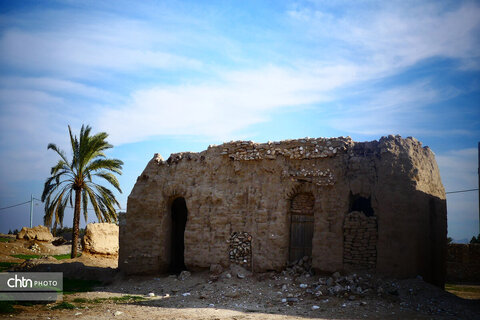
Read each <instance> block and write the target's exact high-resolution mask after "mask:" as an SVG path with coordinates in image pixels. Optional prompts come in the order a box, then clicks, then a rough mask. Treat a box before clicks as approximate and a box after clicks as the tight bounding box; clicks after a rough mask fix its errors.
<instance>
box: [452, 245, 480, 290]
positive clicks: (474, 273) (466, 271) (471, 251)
mask: <svg viewBox="0 0 480 320" xmlns="http://www.w3.org/2000/svg"><path fill="white" fill-rule="evenodd" d="M447 279H448V281H460V282H479V281H480V244H458V243H451V244H449V245H448V255H447Z"/></svg>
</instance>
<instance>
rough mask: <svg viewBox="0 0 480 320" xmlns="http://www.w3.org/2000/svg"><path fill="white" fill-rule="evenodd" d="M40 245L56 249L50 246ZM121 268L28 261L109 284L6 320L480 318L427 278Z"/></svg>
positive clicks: (2, 256)
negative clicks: (131, 271)
mask: <svg viewBox="0 0 480 320" xmlns="http://www.w3.org/2000/svg"><path fill="white" fill-rule="evenodd" d="M28 245H29V244H27V243H25V242H23V241H15V242H10V243H7V245H6V246H5V243H2V244H0V261H12V259H10V257H9V255H10V254H12V253H11V252H12V251H15V253H32V252H29V251H28V249H26V248H28ZM40 246H41V247H42V248H44V249H46V250H48V249H49V250H50V252H49V254H52V253H51V252H52V248H49V247H48V245H40ZM67 252H68V251H67ZM55 253H56V252H55ZM15 261H17V260H15ZM19 262H20V261H19ZM116 265H117V259H116V258H115V257H101V256H91V255H83V256H82V257H80V258H76V259H72V260H61V261H53V260H52V259H37V260H31V261H30V262H28V263H24V265H23V266H24V267H25V268H27V269H28V268H30V269H29V270H53V269H55V271H60V270H62V271H64V272H65V274H68V275H70V276H72V275H73V276H75V275H77V276H79V277H81V278H89V279H98V280H102V281H105V282H106V283H108V284H105V285H104V286H103V287H98V288H95V289H94V290H95V291H92V292H85V293H75V294H69V295H64V299H63V301H64V302H69V303H71V304H72V305H73V306H74V307H75V308H74V309H52V307H55V306H58V304H59V303H60V302H57V303H50V304H37V305H30V306H15V309H16V312H15V313H12V314H1V315H0V318H9V319H12V318H13V319H96V320H97V319H212V320H214V319H232V320H233V319H235V320H239V319H309V318H312V319H480V301H479V300H467V299H461V298H458V297H457V296H455V295H453V294H450V293H448V292H446V291H444V290H441V289H440V288H437V287H435V286H432V285H430V284H428V283H426V282H424V281H423V280H422V279H420V278H415V279H403V280H396V279H387V278H382V277H377V276H374V275H371V274H368V273H358V274H344V275H342V274H340V273H334V274H331V275H322V276H318V275H310V274H309V273H308V272H300V273H296V272H295V270H294V268H293V269H292V268H289V269H287V270H286V271H283V272H280V273H278V272H270V273H261V274H251V273H249V272H248V271H245V270H244V269H242V268H240V267H232V268H229V269H226V270H225V269H222V268H221V267H219V266H217V268H214V269H212V271H208V270H204V271H197V272H192V273H189V272H183V273H182V274H180V275H179V276H175V275H170V276H169V275H156V276H133V277H132V276H128V277H125V276H123V275H121V274H119V273H118V272H116V271H115V269H114V268H116ZM126 296H137V298H133V299H129V298H128V297H126ZM114 297H117V298H116V299H114ZM118 297H125V298H124V300H122V298H120V300H119V299H118Z"/></svg>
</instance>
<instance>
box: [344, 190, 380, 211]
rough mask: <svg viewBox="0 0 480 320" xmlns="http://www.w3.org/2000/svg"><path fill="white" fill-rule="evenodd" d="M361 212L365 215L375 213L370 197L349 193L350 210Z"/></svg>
mask: <svg viewBox="0 0 480 320" xmlns="http://www.w3.org/2000/svg"><path fill="white" fill-rule="evenodd" d="M352 211H360V212H363V213H364V214H365V215H366V216H367V217H371V216H373V215H375V213H374V212H373V208H372V197H368V198H365V197H362V196H360V195H358V194H356V195H353V194H351V193H350V210H349V212H352Z"/></svg>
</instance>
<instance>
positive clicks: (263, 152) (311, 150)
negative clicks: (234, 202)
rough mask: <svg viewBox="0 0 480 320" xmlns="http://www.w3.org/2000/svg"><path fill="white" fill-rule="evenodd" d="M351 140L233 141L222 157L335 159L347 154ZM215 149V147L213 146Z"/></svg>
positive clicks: (225, 146) (227, 146) (246, 158)
mask: <svg viewBox="0 0 480 320" xmlns="http://www.w3.org/2000/svg"><path fill="white" fill-rule="evenodd" d="M349 143H351V139H350V138H343V137H340V138H336V139H325V138H317V139H313V138H305V139H295V140H284V141H280V142H270V141H269V142H268V143H254V142H252V141H232V142H229V143H224V144H222V145H221V146H220V147H222V152H221V154H222V155H227V156H228V157H230V158H232V159H233V160H237V161H239V160H243V161H249V160H262V159H270V160H274V159H276V157H277V156H278V155H282V156H284V157H286V158H289V159H315V158H327V157H334V156H335V155H336V154H337V152H345V151H346V150H347V145H348V144H349ZM211 147H213V146H211Z"/></svg>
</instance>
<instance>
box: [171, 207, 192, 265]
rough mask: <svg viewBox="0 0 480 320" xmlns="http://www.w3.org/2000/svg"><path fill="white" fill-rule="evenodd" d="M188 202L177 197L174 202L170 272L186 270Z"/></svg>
mask: <svg viewBox="0 0 480 320" xmlns="http://www.w3.org/2000/svg"><path fill="white" fill-rule="evenodd" d="M187 214H188V210H187V204H186V203H185V199H184V198H177V199H175V200H174V201H173V203H172V239H171V240H172V241H171V253H170V254H171V260H170V272H173V273H180V272H181V271H182V270H186V267H185V259H184V251H185V226H186V224H187Z"/></svg>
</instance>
